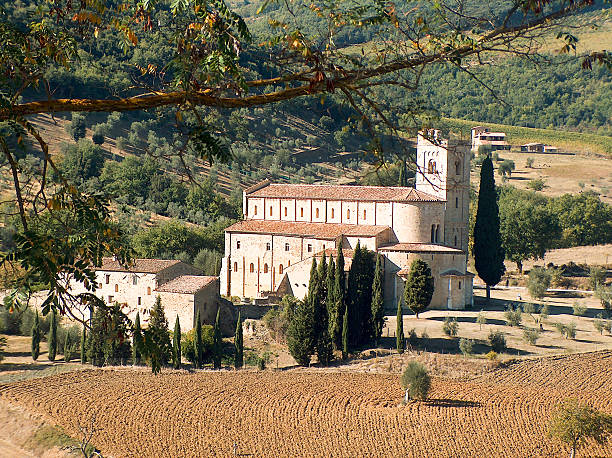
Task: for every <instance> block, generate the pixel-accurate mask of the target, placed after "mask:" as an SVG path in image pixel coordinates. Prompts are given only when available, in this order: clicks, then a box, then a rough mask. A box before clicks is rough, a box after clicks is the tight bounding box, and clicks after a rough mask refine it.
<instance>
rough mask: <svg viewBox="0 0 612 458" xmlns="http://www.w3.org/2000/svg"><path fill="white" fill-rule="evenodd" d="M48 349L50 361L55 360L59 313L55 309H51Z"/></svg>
mask: <svg viewBox="0 0 612 458" xmlns="http://www.w3.org/2000/svg"><path fill="white" fill-rule="evenodd" d="M47 342H48V347H49V349H48V351H47V355H48V357H49V361H55V356H56V355H57V314H56V313H55V310H51V323H50V325H49V336H48V340H47Z"/></svg>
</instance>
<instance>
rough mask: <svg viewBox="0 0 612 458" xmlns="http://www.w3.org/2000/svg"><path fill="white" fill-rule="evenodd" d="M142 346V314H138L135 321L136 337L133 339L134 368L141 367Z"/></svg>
mask: <svg viewBox="0 0 612 458" xmlns="http://www.w3.org/2000/svg"><path fill="white" fill-rule="evenodd" d="M141 345H142V329H141V328H140V312H137V313H136V320H135V321H134V336H133V338H132V362H133V364H134V366H139V365H140V362H141V361H140V360H141V354H140V350H141Z"/></svg>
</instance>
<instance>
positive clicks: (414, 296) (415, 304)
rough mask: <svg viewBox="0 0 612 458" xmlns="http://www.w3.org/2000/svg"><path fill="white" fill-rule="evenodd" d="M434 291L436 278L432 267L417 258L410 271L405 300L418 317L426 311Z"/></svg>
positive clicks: (405, 289)
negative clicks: (432, 273) (432, 272)
mask: <svg viewBox="0 0 612 458" xmlns="http://www.w3.org/2000/svg"><path fill="white" fill-rule="evenodd" d="M433 293H434V279H433V277H432V275H431V269H430V268H429V266H428V265H427V263H426V262H425V261H423V260H421V259H415V260H414V261H412V264H411V265H410V273H409V274H408V278H407V279H406V284H405V285H404V302H405V303H406V306H408V308H410V310H412V311H413V312H414V313H415V315H416V317H417V319H418V318H419V313H421V312H424V311H425V310H426V309H427V307H429V303H430V302H431V298H432V297H433Z"/></svg>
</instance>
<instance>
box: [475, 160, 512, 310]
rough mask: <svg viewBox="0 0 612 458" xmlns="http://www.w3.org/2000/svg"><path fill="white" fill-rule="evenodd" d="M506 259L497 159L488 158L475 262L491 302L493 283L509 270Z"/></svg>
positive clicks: (483, 171)
mask: <svg viewBox="0 0 612 458" xmlns="http://www.w3.org/2000/svg"><path fill="white" fill-rule="evenodd" d="M504 258H505V252H504V248H503V246H502V241H501V235H500V232H499V207H498V204H497V193H496V192H495V177H494V176H493V162H492V161H491V158H490V157H487V158H485V160H484V161H483V162H482V167H481V169H480V190H479V192H478V209H477V211H476V222H475V225H474V262H475V265H476V271H477V272H478V275H479V276H480V278H482V280H483V281H484V282H485V284H486V286H487V302H488V301H489V299H490V297H491V286H494V285H496V284H497V283H499V281H500V280H501V277H502V275H503V274H504V272H505V271H506V268H505V266H504Z"/></svg>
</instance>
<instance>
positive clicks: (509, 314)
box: [504, 308, 523, 327]
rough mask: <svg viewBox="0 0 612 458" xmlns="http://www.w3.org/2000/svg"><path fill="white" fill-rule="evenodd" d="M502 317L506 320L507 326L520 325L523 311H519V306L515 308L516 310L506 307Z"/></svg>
mask: <svg viewBox="0 0 612 458" xmlns="http://www.w3.org/2000/svg"><path fill="white" fill-rule="evenodd" d="M504 319H505V320H506V325H508V326H511V327H514V326H520V325H521V321H523V312H521V309H520V308H517V309H516V310H513V309H511V308H508V309H507V310H506V311H505V312H504Z"/></svg>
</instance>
